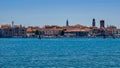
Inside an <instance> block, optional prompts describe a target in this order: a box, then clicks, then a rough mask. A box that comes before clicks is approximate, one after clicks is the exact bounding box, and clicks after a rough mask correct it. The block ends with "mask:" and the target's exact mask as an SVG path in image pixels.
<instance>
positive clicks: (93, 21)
mask: <svg viewBox="0 0 120 68" xmlns="http://www.w3.org/2000/svg"><path fill="white" fill-rule="evenodd" d="M92 26H93V27H95V26H96V22H95V19H94V18H93V20H92Z"/></svg>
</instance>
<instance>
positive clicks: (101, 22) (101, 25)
mask: <svg viewBox="0 0 120 68" xmlns="http://www.w3.org/2000/svg"><path fill="white" fill-rule="evenodd" d="M100 28H105V21H104V20H100Z"/></svg>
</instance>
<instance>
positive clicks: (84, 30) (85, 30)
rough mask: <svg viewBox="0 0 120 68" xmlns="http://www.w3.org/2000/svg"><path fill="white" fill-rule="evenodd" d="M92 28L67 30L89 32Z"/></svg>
mask: <svg viewBox="0 0 120 68" xmlns="http://www.w3.org/2000/svg"><path fill="white" fill-rule="evenodd" d="M89 30H90V29H87V28H86V29H72V30H66V31H65V32H87V31H89Z"/></svg>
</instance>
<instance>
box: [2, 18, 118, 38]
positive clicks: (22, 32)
mask: <svg viewBox="0 0 120 68" xmlns="http://www.w3.org/2000/svg"><path fill="white" fill-rule="evenodd" d="M99 24H100V25H99V27H97V26H96V19H95V18H93V19H92V21H91V26H85V25H81V24H75V25H70V24H69V20H68V19H67V20H66V25H65V26H58V25H45V26H43V27H40V26H28V27H24V26H22V25H21V24H20V25H16V24H15V23H14V21H12V22H11V24H3V25H1V27H0V37H3V38H4V37H7V38H11V37H21V38H25V37H26V38H36V37H120V29H119V28H117V27H116V26H114V25H109V26H107V27H106V26H105V20H100V22H99Z"/></svg>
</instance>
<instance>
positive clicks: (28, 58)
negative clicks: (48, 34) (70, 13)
mask: <svg viewBox="0 0 120 68" xmlns="http://www.w3.org/2000/svg"><path fill="white" fill-rule="evenodd" d="M114 67H115V68H120V39H112V38H107V39H102V38H46V39H37V38H36V39H35V38H1V39H0V68H114Z"/></svg>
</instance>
